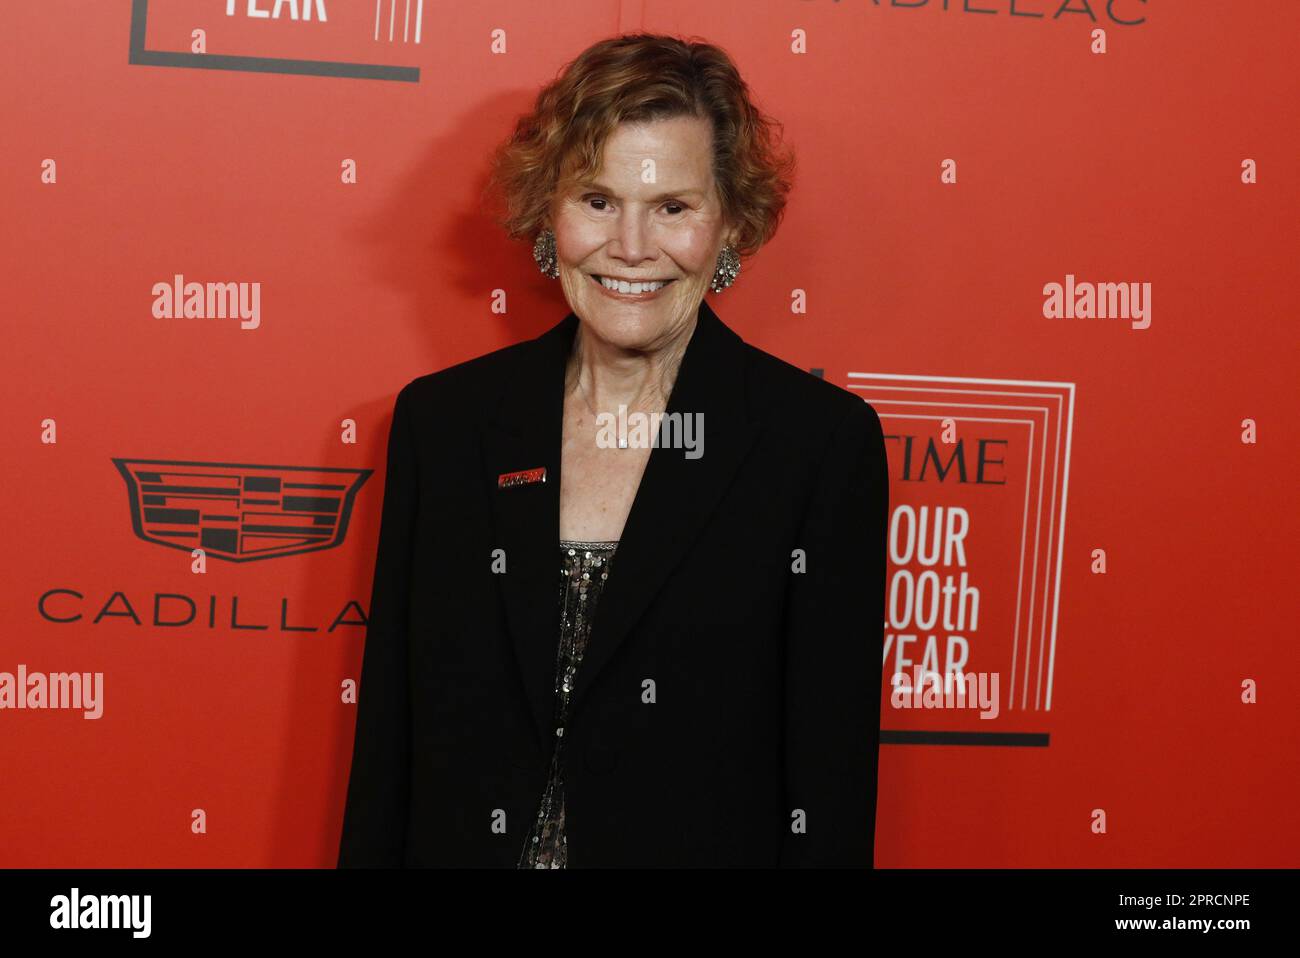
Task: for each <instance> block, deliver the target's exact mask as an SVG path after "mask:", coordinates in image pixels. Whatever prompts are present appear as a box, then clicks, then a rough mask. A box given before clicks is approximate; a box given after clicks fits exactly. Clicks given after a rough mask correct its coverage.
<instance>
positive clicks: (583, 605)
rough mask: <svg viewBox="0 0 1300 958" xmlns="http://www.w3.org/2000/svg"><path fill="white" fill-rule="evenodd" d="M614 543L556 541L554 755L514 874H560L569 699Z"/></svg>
mask: <svg viewBox="0 0 1300 958" xmlns="http://www.w3.org/2000/svg"><path fill="white" fill-rule="evenodd" d="M617 546H618V542H617V541H614V542H586V541H576V540H569V539H561V540H560V577H561V581H560V641H559V644H558V646H557V648H556V655H555V729H556V738H555V750H554V752H553V753H552V755H551V771H550V777H549V779H548V780H547V783H546V789H545V791H543V793H542V798H541V802H540V803H539V805H538V809H537V818H536V820H535V821H534V822H533V826H532V829H531V831H529V833H528V837H527V838H525V839H524V847H523V851H522V853H521V854H520V856H519V867H520V868H564V867H565V866H566V864H567V862H568V844H567V843H566V841H565V838H564V780H563V775H562V769H563V765H562V763H561V755H562V752H563V748H564V726H565V723H566V722H567V720H568V715H569V696H570V694H571V693H572V691H573V686H574V682H575V680H576V677H577V674H578V667H579V666H580V665H581V664H582V654H583V652H584V651H586V648H587V639H588V638H589V637H590V635H591V622H592V618H593V616H594V615H595V613H596V603H597V602H598V601H599V600H600V595H601V592H602V591H603V589H604V585H605V579H606V578H607V577H608V575H609V567H610V562H611V560H612V559H613V557H614V550H615V549H616V548H617Z"/></svg>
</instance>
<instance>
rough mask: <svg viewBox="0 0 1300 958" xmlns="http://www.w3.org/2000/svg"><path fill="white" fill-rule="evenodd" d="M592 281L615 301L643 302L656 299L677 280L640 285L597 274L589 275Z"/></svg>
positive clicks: (649, 281)
mask: <svg viewBox="0 0 1300 958" xmlns="http://www.w3.org/2000/svg"><path fill="white" fill-rule="evenodd" d="M587 275H588V276H590V277H591V281H592V282H593V283H595V284H596V285H597V286H598V287H600V291H601V292H602V293H604V294H605V295H606V296H609V297H611V298H613V299H621V300H624V301H628V302H643V301H645V300H649V299H654V298H655V297H656V296H658V295H659V294H660V293H661V292H663V291H664V290H665V289H666V288H667V287H668V286H670V285H672V284H673V283H674V282H676V280H675V279H669V280H645V281H643V282H639V283H629V282H627V281H626V280H616V279H611V278H609V277H605V276H597V275H596V274H595V273H588V274H587Z"/></svg>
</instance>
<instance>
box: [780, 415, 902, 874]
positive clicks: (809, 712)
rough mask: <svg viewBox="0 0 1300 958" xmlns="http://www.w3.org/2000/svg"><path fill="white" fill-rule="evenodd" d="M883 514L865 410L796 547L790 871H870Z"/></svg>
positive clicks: (840, 439)
mask: <svg viewBox="0 0 1300 958" xmlns="http://www.w3.org/2000/svg"><path fill="white" fill-rule="evenodd" d="M888 514H889V472H888V468H887V462H886V455H885V442H884V437H883V434H882V430H881V427H880V419H879V417H878V416H877V415H876V411H875V410H874V409H873V408H872V407H871V406H870V405H869V404H868V403H866V402H862V401H858V402H856V403H855V404H854V408H852V409H850V410H849V411H848V412H847V413H846V415H844V417H843V418H842V419H841V420H840V422H839V424H838V426H837V427H836V428H835V430H834V431H833V434H832V436H831V440H830V446H829V449H828V450H827V452H826V456H825V459H824V461H823V463H822V465H821V469H820V472H819V474H818V478H817V480H816V488H815V489H814V491H813V494H812V498H811V501H810V503H809V505H808V511H807V513H806V515H805V518H804V521H803V524H802V527H801V532H800V537H799V540H798V542H797V543H796V548H801V549H803V550H804V552H805V556H806V569H805V571H803V572H799V573H795V572H792V574H791V580H792V581H791V586H790V596H789V602H788V604H787V607H786V610H787V619H786V624H785V720H784V729H785V796H786V815H787V818H786V821H785V835H784V837H783V839H782V847H781V867H783V868H791V867H794V868H800V867H803V868H807V867H814V868H821V867H850V868H872V867H873V866H874V853H875V824H876V780H877V768H878V763H879V753H880V709H881V671H882V667H881V659H882V655H883V641H884V616H885V571H886V546H887V542H886V538H887V525H888ZM796 810H802V812H803V816H802V823H803V826H804V830H803V831H800V830H799V829H798V828H797V827H796V824H797V823H798V822H799V820H800V819H799V818H797V817H796V815H795V812H796Z"/></svg>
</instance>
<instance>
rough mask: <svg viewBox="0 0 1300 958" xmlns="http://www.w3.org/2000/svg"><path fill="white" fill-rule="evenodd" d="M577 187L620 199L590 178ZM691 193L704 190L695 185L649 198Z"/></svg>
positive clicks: (701, 193) (607, 188)
mask: <svg viewBox="0 0 1300 958" xmlns="http://www.w3.org/2000/svg"><path fill="white" fill-rule="evenodd" d="M577 188H578V189H580V190H587V189H590V190H595V191H596V192H597V193H604V194H605V195H606V196H612V197H614V198H615V199H621V197H620V196H619V195H618V194H617V193H615V192H614V191H613V190H612V189H610V188H609V187H608V186H606V185H605V184H604V183H596V182H594V181H592V180H583V181H580V182H579V183H578V184H577ZM691 194H694V195H696V196H703V195H704V190H702V189H699V188H697V187H689V188H687V189H684V190H672V191H670V192H668V193H660V194H659V195H658V196H652V197H650V199H651V201H653V202H658V201H659V200H668V199H672V198H673V197H674V196H690V195H691Z"/></svg>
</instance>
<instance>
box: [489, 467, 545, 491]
mask: <svg viewBox="0 0 1300 958" xmlns="http://www.w3.org/2000/svg"><path fill="white" fill-rule="evenodd" d="M545 481H546V467H545V466H538V467H537V468H536V469H521V470H520V471H519V472H503V473H501V475H499V476H497V488H498V489H509V488H510V487H511V486H528V485H532V484H533V483H534V482H545Z"/></svg>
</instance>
